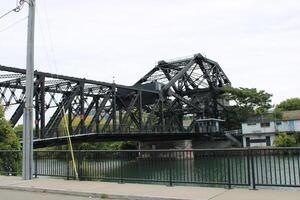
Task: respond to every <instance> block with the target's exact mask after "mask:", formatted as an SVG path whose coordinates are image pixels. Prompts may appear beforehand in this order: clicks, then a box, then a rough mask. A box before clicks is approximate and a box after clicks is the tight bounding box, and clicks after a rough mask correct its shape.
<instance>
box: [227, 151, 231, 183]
mask: <svg viewBox="0 0 300 200" xmlns="http://www.w3.org/2000/svg"><path fill="white" fill-rule="evenodd" d="M227 153H228V154H227V176H228V183H227V185H228V189H231V169H230V157H229V156H230V151H228V152H227Z"/></svg>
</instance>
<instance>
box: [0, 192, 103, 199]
mask: <svg viewBox="0 0 300 200" xmlns="http://www.w3.org/2000/svg"><path fill="white" fill-rule="evenodd" d="M88 199H89V200H99V199H100V197H99V198H89V197H75V196H67V195H59V194H48V193H40V192H23V191H14V190H1V189H0V200H88Z"/></svg>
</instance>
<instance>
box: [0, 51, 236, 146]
mask: <svg viewBox="0 0 300 200" xmlns="http://www.w3.org/2000/svg"><path fill="white" fill-rule="evenodd" d="M25 74H26V71H25V69H19V68H13V67H7V66H1V65H0V95H1V96H0V104H1V105H2V106H3V107H4V110H5V111H6V113H7V114H8V115H9V114H10V115H11V116H10V122H11V124H12V126H16V125H17V124H18V122H19V121H21V118H22V115H23V109H24V107H25V97H24V94H25ZM230 85H231V83H230V80H229V79H228V78H227V76H226V75H225V73H224V72H223V70H222V69H221V67H220V66H219V65H218V63H217V62H215V61H213V60H210V59H208V58H206V57H204V56H202V55H201V54H196V55H194V56H193V57H190V58H185V59H179V60H172V61H160V62H158V63H157V65H156V66H155V67H154V68H153V69H152V70H150V71H149V72H148V73H147V74H146V75H145V76H144V77H142V78H141V79H140V80H138V81H137V82H136V83H135V84H134V85H133V86H124V85H119V84H115V83H106V82H100V81H95V80H88V79H84V78H75V77H70V76H64V75H57V74H51V73H44V72H39V71H35V81H34V108H35V114H34V118H35V129H34V137H35V140H34V145H35V147H43V146H49V145H58V144H66V143H67V137H66V132H65V130H66V127H65V126H67V128H68V130H69V132H70V134H71V138H72V141H73V142H84V141H105V140H138V141H143V140H174V139H189V138H202V137H207V136H211V135H212V132H216V131H211V130H207V129H206V130H202V129H201V127H200V128H199V127H198V125H197V124H198V123H197V120H199V119H209V118H214V119H220V118H222V119H225V118H226V116H225V115H224V104H225V103H226V102H225V103H224V101H223V100H222V99H221V98H220V92H221V91H222V89H223V88H224V87H225V86H230ZM64 121H66V123H63V122H64ZM19 123H20V122H19ZM65 124H67V125H65Z"/></svg>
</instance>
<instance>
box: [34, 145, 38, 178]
mask: <svg viewBox="0 0 300 200" xmlns="http://www.w3.org/2000/svg"><path fill="white" fill-rule="evenodd" d="M37 159H38V158H37V152H36V151H34V177H35V178H37Z"/></svg>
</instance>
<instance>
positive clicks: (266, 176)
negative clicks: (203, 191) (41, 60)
mask: <svg viewBox="0 0 300 200" xmlns="http://www.w3.org/2000/svg"><path fill="white" fill-rule="evenodd" d="M74 154H75V162H76V168H77V170H78V175H79V178H80V179H81V180H106V181H118V182H122V183H123V182H136V183H158V182H160V183H166V184H169V185H173V184H201V185H211V186H216V185H225V186H227V187H228V188H231V187H232V186H235V185H238V186H247V187H251V188H253V189H255V188H256V187H257V186H273V187H277V186H279V187H300V148H264V149H241V148H238V149H210V150H141V151H140V150H122V151H121V150H120V151H104V150H103V151H102V150H96V151H92V150H90V151H74ZM20 163H21V152H20V151H0V173H1V174H6V175H20V173H21V168H20ZM34 166H35V167H34V168H35V169H34V175H35V176H36V177H37V176H55V177H65V178H66V179H75V173H74V170H73V167H74V166H73V165H72V162H71V155H70V152H69V151H34Z"/></svg>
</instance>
